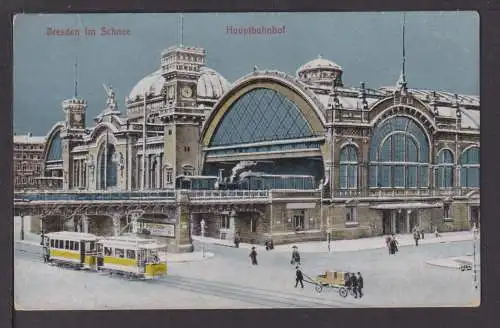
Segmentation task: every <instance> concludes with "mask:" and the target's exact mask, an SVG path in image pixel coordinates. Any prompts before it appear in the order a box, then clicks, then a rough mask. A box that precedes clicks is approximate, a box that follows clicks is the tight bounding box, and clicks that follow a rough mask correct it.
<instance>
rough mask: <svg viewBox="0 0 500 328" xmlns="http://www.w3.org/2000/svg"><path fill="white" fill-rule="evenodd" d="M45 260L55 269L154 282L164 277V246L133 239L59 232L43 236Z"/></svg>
mask: <svg viewBox="0 0 500 328" xmlns="http://www.w3.org/2000/svg"><path fill="white" fill-rule="evenodd" d="M44 239H45V240H44V245H43V250H44V254H43V255H44V259H45V260H46V262H49V263H51V264H55V265H58V266H65V267H72V268H75V269H88V270H92V271H103V272H109V273H111V274H113V273H114V274H119V275H123V276H126V277H131V278H140V279H154V278H157V277H161V276H165V275H166V274H167V261H166V252H165V253H163V256H162V254H160V253H161V250H162V249H165V245H162V244H159V243H157V242H156V241H155V240H154V239H145V238H138V237H135V236H118V237H104V238H99V237H97V236H95V235H93V234H88V233H81V232H69V231H59V232H51V233H47V234H45V238H44Z"/></svg>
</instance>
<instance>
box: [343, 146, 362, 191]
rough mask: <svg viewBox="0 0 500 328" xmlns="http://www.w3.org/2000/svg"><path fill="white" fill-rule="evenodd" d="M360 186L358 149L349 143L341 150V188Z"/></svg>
mask: <svg viewBox="0 0 500 328" xmlns="http://www.w3.org/2000/svg"><path fill="white" fill-rule="evenodd" d="M357 187H358V150H357V149H356V147H355V146H354V145H347V146H345V147H343V148H342V150H341V151H340V189H356V188H357Z"/></svg>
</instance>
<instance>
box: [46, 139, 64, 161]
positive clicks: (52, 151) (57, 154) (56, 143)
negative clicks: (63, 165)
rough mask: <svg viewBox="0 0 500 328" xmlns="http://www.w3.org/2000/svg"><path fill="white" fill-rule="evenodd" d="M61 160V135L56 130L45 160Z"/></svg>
mask: <svg viewBox="0 0 500 328" xmlns="http://www.w3.org/2000/svg"><path fill="white" fill-rule="evenodd" d="M60 160H62V144H61V135H60V133H59V132H57V133H56V134H55V135H54V137H53V138H52V142H51V144H50V148H49V152H48V155H47V161H60Z"/></svg>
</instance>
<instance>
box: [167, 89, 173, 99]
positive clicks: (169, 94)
mask: <svg viewBox="0 0 500 328" xmlns="http://www.w3.org/2000/svg"><path fill="white" fill-rule="evenodd" d="M174 93H175V89H174V87H173V86H170V87H168V92H167V96H168V98H170V99H172V98H174Z"/></svg>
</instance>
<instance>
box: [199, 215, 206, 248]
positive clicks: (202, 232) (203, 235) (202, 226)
mask: <svg viewBox="0 0 500 328" xmlns="http://www.w3.org/2000/svg"><path fill="white" fill-rule="evenodd" d="M200 226H201V248H202V252H203V257H205V219H201V221H200Z"/></svg>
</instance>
